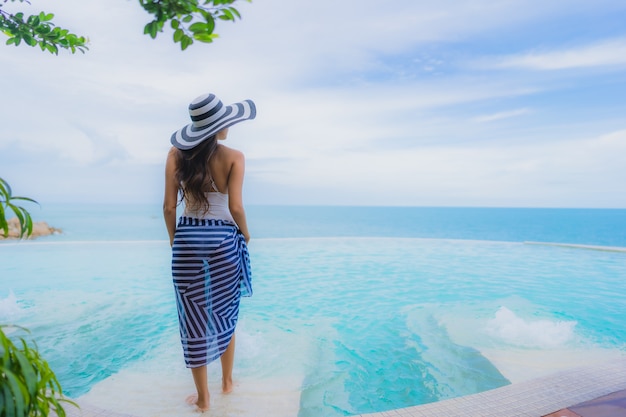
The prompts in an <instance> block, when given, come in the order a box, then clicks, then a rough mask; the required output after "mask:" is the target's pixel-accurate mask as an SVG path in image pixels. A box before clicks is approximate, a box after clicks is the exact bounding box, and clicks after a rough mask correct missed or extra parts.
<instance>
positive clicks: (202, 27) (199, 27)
mask: <svg viewBox="0 0 626 417" xmlns="http://www.w3.org/2000/svg"><path fill="white" fill-rule="evenodd" d="M209 27H210V26H209V25H207V24H206V23H201V22H196V23H194V24H193V25H191V26H189V30H190V31H192V32H194V33H202V32H206V31H208V30H209Z"/></svg>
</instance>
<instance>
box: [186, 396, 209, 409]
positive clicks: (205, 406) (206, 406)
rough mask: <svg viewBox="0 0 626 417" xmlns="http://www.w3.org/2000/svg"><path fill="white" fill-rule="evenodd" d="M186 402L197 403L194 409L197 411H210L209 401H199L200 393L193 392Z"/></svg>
mask: <svg viewBox="0 0 626 417" xmlns="http://www.w3.org/2000/svg"><path fill="white" fill-rule="evenodd" d="M185 402H186V403H187V404H189V405H195V406H196V408H195V410H193V411H195V412H197V413H204V412H205V411H209V402H208V401H207V402H206V404H204V403H201V402H198V394H191V395H190V396H188V397H187V398H185Z"/></svg>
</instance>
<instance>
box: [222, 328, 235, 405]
mask: <svg viewBox="0 0 626 417" xmlns="http://www.w3.org/2000/svg"><path fill="white" fill-rule="evenodd" d="M220 360H221V361H222V392H224V393H225V394H228V393H229V392H231V391H232V390H233V364H234V362H235V333H233V337H232V338H231V339H230V343H228V347H227V348H226V350H225V351H224V354H222V357H221V358H220Z"/></svg>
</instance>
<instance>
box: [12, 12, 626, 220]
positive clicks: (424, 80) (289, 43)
mask: <svg viewBox="0 0 626 417" xmlns="http://www.w3.org/2000/svg"><path fill="white" fill-rule="evenodd" d="M31 3H32V5H31V6H28V5H26V4H23V5H20V7H21V8H23V9H26V11H31V10H32V13H36V12H39V11H40V10H42V9H43V10H45V11H47V12H49V11H52V12H54V13H55V14H56V16H57V19H58V20H57V23H58V24H60V25H62V26H66V27H69V28H72V29H73V30H74V31H76V32H78V33H80V34H84V35H86V36H88V37H89V38H90V50H89V51H88V52H87V53H86V54H85V55H82V54H77V55H71V54H69V53H66V52H64V51H61V52H60V54H59V56H56V57H55V56H52V55H50V54H44V53H42V52H40V51H39V50H38V49H35V48H27V47H21V48H14V47H8V46H5V47H3V48H2V49H1V52H0V68H2V80H3V88H2V112H0V129H1V130H0V176H2V177H3V178H5V179H7V180H8V181H9V182H10V183H11V184H12V186H13V187H14V191H15V192H16V193H18V194H25V195H28V196H31V197H33V198H35V199H37V200H39V201H41V202H42V203H44V204H45V202H48V201H49V202H57V201H78V202H107V201H109V202H113V203H119V202H124V201H128V202H149V203H152V202H153V203H155V204H160V202H161V193H162V185H163V164H164V159H165V156H166V154H167V151H168V149H169V136H170V134H171V133H172V132H173V131H175V130H176V129H178V128H179V127H181V126H183V125H184V124H186V123H188V119H189V117H188V113H187V105H188V103H189V102H190V101H191V100H192V99H193V98H194V97H196V96H198V95H200V94H202V93H205V92H209V91H212V92H215V93H216V94H217V95H218V96H220V97H221V98H222V100H223V101H225V102H234V101H238V100H242V99H246V98H251V99H253V100H255V102H256V103H257V106H258V110H259V113H258V117H257V119H256V120H254V121H252V122H246V123H243V124H240V125H237V126H236V127H234V128H232V129H231V132H230V137H229V139H228V144H229V145H230V146H233V147H235V148H238V149H241V150H242V151H244V153H245V154H246V158H247V171H246V183H245V196H244V198H245V201H246V203H248V204H331V205H334V204H340V205H346V204H349V205H411V206H495V207H620V208H624V207H626V181H624V179H626V163H624V160H626V25H624V22H625V21H626V2H624V1H623V0H613V1H609V0H596V1H593V2H591V1H588V0H584V1H581V0H551V1H541V2H540V1H528V0H526V1H521V0H506V1H504V0H502V1H496V0H493V1H481V0H472V1H461V0H455V1H452V0H450V1H445V0H444V1H438V2H426V1H417V0H401V1H395V2H393V3H391V4H390V5H386V4H385V3H382V2H374V1H368V0H365V1H363V0H361V1H356V0H345V1H341V2H337V1H316V2H297V1H293V0H256V1H254V2H253V3H246V2H244V3H241V4H240V5H239V10H240V12H241V14H242V15H243V19H242V20H241V21H238V22H237V23H234V24H233V23H222V24H221V25H218V27H217V32H218V33H219V34H220V36H221V37H220V39H218V40H217V41H216V42H215V43H213V44H209V45H206V44H194V45H192V47H190V48H189V49H188V50H187V51H185V52H181V51H180V50H179V47H178V46H177V45H174V44H173V43H172V41H171V33H169V32H165V33H163V34H160V35H159V38H158V39H157V40H156V41H155V40H152V39H150V38H149V37H147V36H145V35H143V25H144V24H145V23H147V22H148V18H149V17H148V15H147V14H145V12H144V11H143V10H142V9H141V8H140V7H139V6H138V5H137V4H136V2H134V1H128V0H90V1H89V2H85V1H81V0H63V1H61V0H55V1H45V2H43V1H41V0H33V1H32V2H31ZM435 3H436V4H435ZM10 6H11V7H16V5H5V6H4V7H7V8H8V7H10Z"/></svg>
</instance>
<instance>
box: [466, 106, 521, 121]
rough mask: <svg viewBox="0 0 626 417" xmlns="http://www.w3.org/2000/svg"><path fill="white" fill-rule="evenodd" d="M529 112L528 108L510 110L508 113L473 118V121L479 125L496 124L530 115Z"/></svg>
mask: <svg viewBox="0 0 626 417" xmlns="http://www.w3.org/2000/svg"><path fill="white" fill-rule="evenodd" d="M529 112H530V109H527V108H524V109H515V110H508V111H503V112H498V113H493V114H487V115H483V116H478V117H475V118H473V119H472V120H473V121H475V122H477V123H488V122H495V121H497V120H502V119H508V118H511V117H517V116H522V115H524V114H528V113H529Z"/></svg>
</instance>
